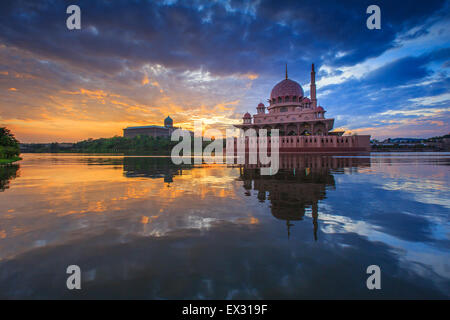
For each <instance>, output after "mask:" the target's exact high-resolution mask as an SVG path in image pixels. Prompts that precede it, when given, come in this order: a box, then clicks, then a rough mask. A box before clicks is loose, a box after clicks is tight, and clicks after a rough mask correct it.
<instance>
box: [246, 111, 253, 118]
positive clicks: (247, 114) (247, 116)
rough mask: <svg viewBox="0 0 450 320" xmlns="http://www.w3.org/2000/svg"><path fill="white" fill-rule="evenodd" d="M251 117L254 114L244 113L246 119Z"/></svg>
mask: <svg viewBox="0 0 450 320" xmlns="http://www.w3.org/2000/svg"><path fill="white" fill-rule="evenodd" d="M251 118H252V116H251V114H250V113H248V112H246V113H245V114H244V119H251Z"/></svg>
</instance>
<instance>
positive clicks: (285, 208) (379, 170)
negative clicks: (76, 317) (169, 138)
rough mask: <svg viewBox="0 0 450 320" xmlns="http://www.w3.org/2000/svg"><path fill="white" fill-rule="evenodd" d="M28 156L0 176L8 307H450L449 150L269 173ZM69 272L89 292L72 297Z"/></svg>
mask: <svg viewBox="0 0 450 320" xmlns="http://www.w3.org/2000/svg"><path fill="white" fill-rule="evenodd" d="M23 158H24V159H23V161H21V162H19V163H17V164H15V165H9V166H1V167H0V298H8V299H15V298H27V299H53V298H62V299H78V298H89V299H92V298H102V299H103V298H113V299H124V298H139V299H141V298H142V299H315V298H321V299H322V298H324V299H347V298H353V299H355V298H356V299H366V298H367V299H380V298H381V299H383V298H386V299H399V298H402V299H409V298H444V299H448V298H449V297H450V259H449V258H450V254H449V252H450V251H449V248H450V241H449V238H450V228H449V212H450V210H449V209H450V185H449V172H450V170H449V168H450V167H449V165H450V153H372V154H371V155H361V156H326V155H286V156H283V157H282V158H281V159H280V170H279V172H278V173H277V174H276V175H273V176H262V175H260V173H259V169H258V168H255V167H253V166H237V165H236V166H227V165H183V166H176V165H173V164H172V162H171V160H170V158H167V157H124V156H117V155H116V156H115V155H111V156H109V155H87V154H83V155H76V154H24V155H23ZM69 265H78V266H79V267H80V268H81V271H82V283H81V286H82V289H81V290H68V289H67V287H66V280H67V278H68V276H69V275H68V274H67V273H66V269H67V267H68V266H69ZM370 265H377V266H379V267H380V270H381V289H380V290H369V289H368V288H367V286H366V280H367V278H368V277H369V274H367V273H366V269H367V267H368V266H370Z"/></svg>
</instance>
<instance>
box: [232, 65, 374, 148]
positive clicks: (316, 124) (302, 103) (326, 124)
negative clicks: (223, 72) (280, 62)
mask: <svg viewBox="0 0 450 320" xmlns="http://www.w3.org/2000/svg"><path fill="white" fill-rule="evenodd" d="M315 77H316V76H315V71H314V64H313V65H312V68H311V85H310V93H311V97H310V98H307V97H305V95H304V94H303V89H302V87H301V86H300V84H298V83H297V82H296V81H294V80H291V79H288V74H287V66H286V79H284V80H282V81H281V82H279V83H278V84H276V85H275V87H273V89H272V92H271V93H270V99H269V100H268V104H269V105H268V106H267V108H266V106H265V105H264V104H263V103H260V104H258V106H257V107H256V114H255V115H253V117H252V115H251V114H250V113H248V112H247V113H246V114H245V115H244V117H243V123H242V124H238V125H235V127H237V128H240V129H243V130H244V132H245V131H246V130H248V129H254V130H255V131H256V133H257V135H258V132H259V130H260V129H267V132H268V133H269V132H270V129H278V130H279V135H280V137H279V139H280V140H279V148H280V152H361V151H363V152H364V151H370V136H369V135H351V136H346V135H344V131H331V130H332V129H333V125H334V119H333V118H326V117H325V112H326V111H325V109H324V108H323V107H321V106H320V105H318V104H317V98H316V79H315ZM266 109H267V112H266ZM269 142H270V139H269Z"/></svg>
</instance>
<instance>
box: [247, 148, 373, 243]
mask: <svg viewBox="0 0 450 320" xmlns="http://www.w3.org/2000/svg"><path fill="white" fill-rule="evenodd" d="M356 167H370V159H369V158H368V157H360V158H358V157H352V156H342V157H340V156H326V155H298V154H297V155H296V154H284V155H280V169H279V171H278V173H277V174H275V175H272V176H270V175H261V174H260V166H258V165H243V166H241V167H240V177H239V179H240V180H242V181H243V187H244V189H245V190H246V191H245V194H246V195H247V196H251V194H252V193H251V190H254V191H256V193H257V197H258V199H259V201H261V202H266V201H268V202H269V203H270V209H271V212H272V215H273V216H274V217H275V218H276V219H279V220H284V221H286V228H287V236H288V238H289V237H290V235H291V227H293V226H294V224H293V223H292V222H293V221H301V220H303V217H304V216H305V213H306V211H307V210H308V209H310V210H311V216H312V223H313V234H314V240H316V241H317V230H318V216H319V201H321V200H324V199H325V198H326V193H327V191H329V190H334V189H335V188H336V182H335V179H334V175H335V174H341V173H343V170H344V168H356Z"/></svg>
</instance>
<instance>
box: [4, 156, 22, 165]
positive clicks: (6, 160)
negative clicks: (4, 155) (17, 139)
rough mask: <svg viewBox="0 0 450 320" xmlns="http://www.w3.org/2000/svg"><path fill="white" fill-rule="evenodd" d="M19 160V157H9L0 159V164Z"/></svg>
mask: <svg viewBox="0 0 450 320" xmlns="http://www.w3.org/2000/svg"><path fill="white" fill-rule="evenodd" d="M20 160H22V158H21V157H14V158H11V159H0V165H1V164H11V163H14V162H17V161H20Z"/></svg>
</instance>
